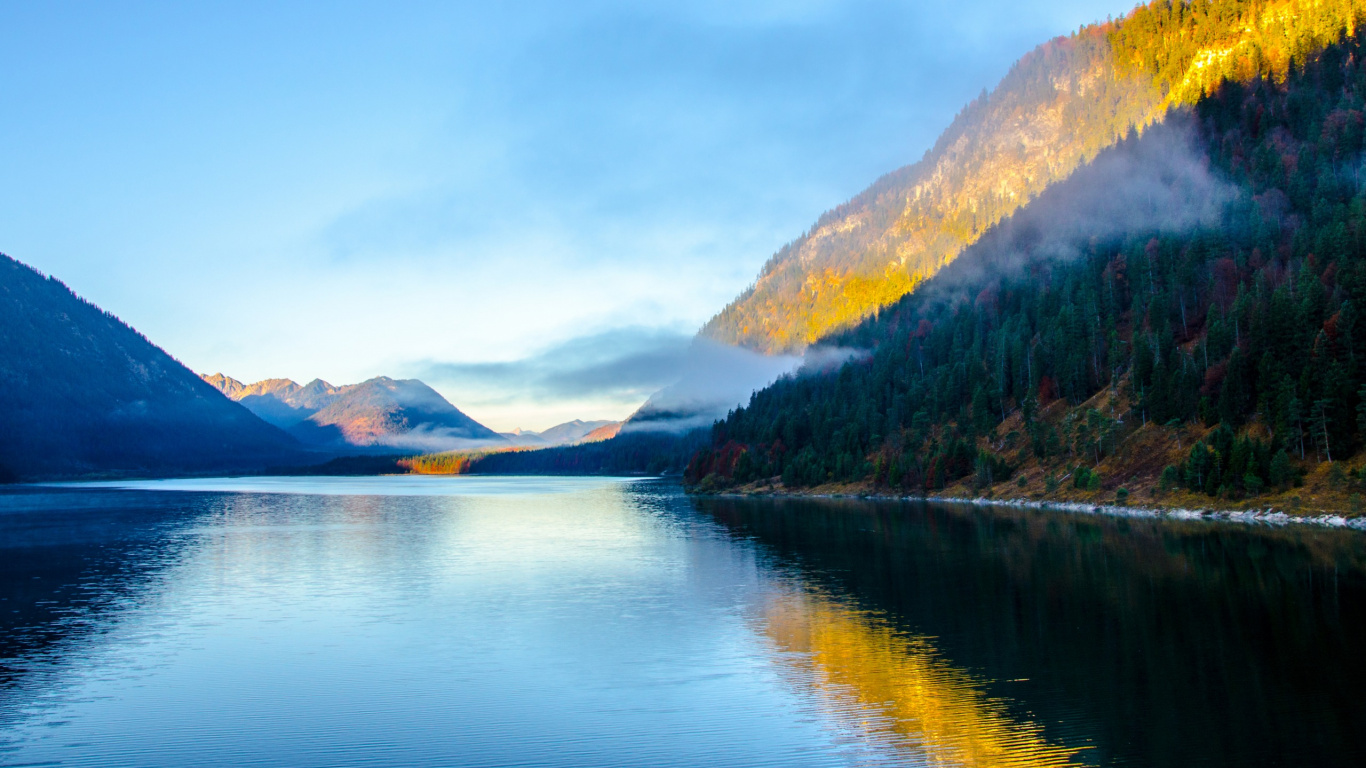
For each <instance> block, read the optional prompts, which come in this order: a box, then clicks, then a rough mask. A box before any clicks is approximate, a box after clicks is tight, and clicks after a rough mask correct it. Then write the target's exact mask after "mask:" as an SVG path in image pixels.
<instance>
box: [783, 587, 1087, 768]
mask: <svg viewBox="0 0 1366 768" xmlns="http://www.w3.org/2000/svg"><path fill="white" fill-rule="evenodd" d="M761 623H762V629H763V632H764V634H765V635H767V636H768V637H769V638H770V639H771V640H772V641H773V642H774V644H775V645H776V646H777V648H778V649H779V650H780V651H781V652H782V654H781V656H780V658H781V659H783V663H784V664H785V665H787V667H788V669H787V670H786V673H787V674H786V675H785V677H787V678H788V680H789V682H790V683H791V684H794V685H796V686H797V687H799V688H805V689H807V690H808V692H809V694H810V695H812V696H813V697H815V698H816V699H818V700H819V701H821V702H822V703H823V704H824V705H825V706H827V707H828V708H829V709H830V710H832V712H831V714H832V715H833V716H834V719H836V720H837V721H842V722H845V723H852V724H853V725H854V726H855V728H856V729H857V731H858V732H859V736H860V737H861V738H863V739H867V740H869V741H872V742H875V743H889V744H892V745H895V746H898V747H900V748H902V749H904V750H907V751H909V752H910V753H911V754H913V755H915V756H916V757H918V758H919V759H918V760H917V761H916V762H918V763H923V764H926V765H935V766H1054V765H1072V764H1074V758H1076V757H1077V756H1078V755H1079V754H1080V753H1081V751H1082V750H1081V749H1077V748H1070V747H1064V746H1059V745H1055V744H1051V743H1049V742H1048V741H1047V740H1046V739H1045V738H1044V736H1043V731H1042V728H1041V727H1040V726H1039V725H1037V724H1036V723H1034V722H1031V721H1029V720H1021V719H1017V718H1015V717H1012V715H1011V713H1010V712H1009V711H1008V709H1007V705H1006V702H1004V701H1003V700H1001V699H999V698H994V697H992V696H990V695H989V694H988V693H987V692H986V690H985V686H984V684H983V681H981V680H979V679H976V678H975V677H973V676H972V675H971V674H969V673H968V672H966V671H964V670H963V669H960V668H958V667H955V666H954V665H953V664H952V663H950V662H949V661H948V660H947V659H945V658H944V657H943V656H942V655H941V654H940V653H939V652H938V651H937V650H936V649H935V647H934V645H933V644H932V643H931V641H930V640H929V639H928V638H925V637H914V636H908V635H906V634H904V633H901V632H898V631H897V630H896V629H894V628H893V627H891V626H890V625H889V624H888V623H887V622H886V621H885V620H883V619H882V618H881V617H879V616H877V615H875V614H873V613H870V612H868V611H864V610H860V609H857V608H854V607H851V606H849V605H846V604H844V603H842V602H841V601H839V600H837V599H835V598H834V597H832V596H830V595H827V594H823V593H821V592H819V591H813V590H803V589H797V588H790V589H785V590H780V591H778V592H776V593H775V594H774V596H773V598H772V599H771V600H770V601H768V602H767V604H766V605H765V606H764V607H763V612H762V619H761Z"/></svg>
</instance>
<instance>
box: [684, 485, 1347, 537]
mask: <svg viewBox="0 0 1366 768" xmlns="http://www.w3.org/2000/svg"><path fill="white" fill-rule="evenodd" d="M688 493H689V494H690V495H692V494H694V493H695V492H694V491H692V490H688ZM697 495H708V496H716V497H719V498H736V499H864V500H867V501H928V502H940V503H944V504H967V505H972V506H979V507H1023V508H1026V509H1033V510H1037V511H1040V512H1072V513H1078V514H1085V515H1108V516H1111V517H1137V518H1155V519H1168V520H1209V521H1222V522H1230V523H1241V524H1244V525H1274V526H1285V525H1313V526H1319V527H1324V528H1347V529H1351V530H1356V531H1362V532H1366V516H1358V517H1345V516H1343V515H1334V514H1322V515H1291V514H1288V513H1286V512H1283V511H1281V510H1278V509H1275V508H1272V507H1267V508H1266V509H1203V508H1202V509H1184V508H1166V507H1143V506H1127V505H1126V506H1120V505H1116V504H1087V503H1083V502H1076V501H1047V500H1043V501H1040V500H1037V499H999V498H991V499H988V498H986V497H982V496H978V497H966V496H919V495H913V494H904V495H903V494H885V493H794V492H784V493H777V492H773V491H767V492H761V493H716V494H697Z"/></svg>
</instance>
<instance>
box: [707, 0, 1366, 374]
mask: <svg viewBox="0 0 1366 768" xmlns="http://www.w3.org/2000/svg"><path fill="white" fill-rule="evenodd" d="M1364 9H1366V0H1271V1H1266V0H1255V1H1254V0H1195V2H1190V3H1183V2H1176V3H1170V2H1166V1H1165V0H1162V1H1159V2H1153V3H1151V4H1149V5H1147V6H1142V7H1139V8H1137V9H1135V10H1134V11H1133V12H1132V13H1130V14H1129V15H1128V16H1126V17H1125V18H1123V19H1120V20H1118V21H1115V22H1110V23H1106V24H1099V25H1093V26H1089V27H1086V28H1083V29H1082V30H1080V31H1078V32H1077V33H1076V34H1074V35H1071V36H1070V37H1060V38H1057V39H1055V40H1052V41H1050V42H1048V43H1045V44H1044V45H1042V46H1040V47H1039V48H1037V49H1035V50H1034V51H1033V52H1031V53H1029V54H1028V55H1026V56H1025V57H1023V58H1022V59H1021V60H1020V61H1019V62H1018V63H1017V64H1016V65H1015V66H1014V67H1013V68H1012V69H1011V71H1010V72H1009V73H1008V74H1007V75H1006V77H1005V78H1004V79H1003V80H1002V81H1001V82H1000V84H998V85H997V86H996V88H995V89H994V90H992V91H991V93H989V94H986V93H984V94H983V95H982V97H980V98H978V99H976V100H975V101H973V102H972V103H971V104H969V105H968V106H967V107H966V108H965V109H964V110H963V111H962V112H961V113H960V114H959V115H958V117H957V118H956V119H955V120H954V121H953V123H952V124H951V125H950V126H949V128H948V129H947V130H946V131H945V132H944V134H943V135H942V136H941V137H940V138H939V140H938V141H937V142H936V144H935V145H934V147H933V148H932V149H930V150H929V152H927V153H926V154H925V157H924V158H923V159H922V160H921V161H920V162H918V163H915V164H914V165H910V166H907V167H905V168H902V169H900V170H897V171H894V172H892V173H890V174H888V175H886V176H884V177H883V178H881V179H879V180H878V181H877V182H876V183H874V184H873V185H872V186H871V187H869V188H868V189H867V190H866V191H864V192H863V193H861V194H860V195H858V196H857V197H855V198H854V199H853V200H850V201H849V202H848V203H845V204H844V205H842V206H840V207H838V208H836V209H834V210H832V211H830V212H828V213H826V214H825V215H823V216H821V217H820V219H819V220H818V221H817V222H816V224H815V225H814V226H813V227H812V228H811V229H810V230H809V231H808V232H807V233H805V234H804V235H802V236H801V237H799V238H797V239H796V240H794V241H793V242H791V243H790V244H788V245H787V246H785V247H783V248H782V249H781V250H780V251H779V252H778V253H777V254H775V255H774V256H773V257H772V258H771V259H770V260H769V261H768V263H767V264H765V265H764V267H763V269H762V271H761V272H760V274H759V276H758V278H757V279H756V281H755V283H754V285H753V286H752V287H751V288H750V289H748V290H747V291H745V293H743V294H742V295H741V296H740V297H738V298H737V299H736V300H735V301H733V302H732V303H731V304H730V305H729V306H727V307H726V308H725V309H723V310H722V311H721V312H720V313H719V314H717V315H716V316H715V317H714V318H712V320H711V321H710V322H708V323H707V325H706V326H705V327H704V328H703V330H702V333H703V334H704V335H706V336H709V337H711V338H713V339H716V340H719V341H723V342H727V343H735V344H741V345H744V346H747V347H750V348H753V349H757V350H761V351H765V352H791V351H800V350H801V349H803V348H804V347H806V346H807V345H808V344H810V343H811V342H813V341H815V340H816V339H818V338H820V337H822V336H824V335H827V334H828V333H831V332H833V331H835V330H837V329H839V328H842V327H847V326H849V325H851V324H853V323H856V322H858V321H859V320H861V319H863V318H864V317H867V316H869V315H871V314H872V313H873V312H874V311H875V310H877V309H878V308H879V307H882V306H885V305H887V304H890V303H891V302H893V301H895V300H896V299H898V298H900V297H901V296H903V295H905V294H906V293H908V292H910V291H911V290H913V289H914V288H915V287H916V286H917V285H919V284H920V283H921V282H922V281H924V280H925V279H927V278H929V277H930V276H932V275H934V274H935V273H937V272H938V271H939V270H940V269H942V268H943V267H944V266H945V265H946V264H948V263H949V262H951V261H952V260H953V259H954V258H956V257H957V256H958V254H959V253H960V252H962V250H963V248H965V247H966V246H967V245H970V244H971V243H973V242H975V241H976V240H977V239H978V238H979V237H981V236H982V234H983V233H984V232H985V231H987V229H989V228H990V227H991V226H992V225H994V224H995V223H997V222H998V221H1000V220H1001V219H1002V218H1003V217H1005V216H1007V215H1009V214H1010V213H1012V212H1013V211H1015V210H1016V209H1018V208H1019V207H1020V206H1022V205H1024V204H1026V203H1027V202H1029V201H1030V200H1032V199H1034V198H1035V197H1037V196H1038V195H1039V194H1040V193H1041V192H1042V191H1043V190H1044V189H1046V188H1047V187H1048V186H1049V185H1050V184H1053V183H1055V182H1057V181H1060V180H1062V179H1064V178H1066V177H1067V176H1069V175H1070V174H1071V173H1072V172H1073V171H1074V170H1076V169H1077V168H1078V167H1079V166H1081V165H1082V164H1084V163H1085V162H1087V161H1089V160H1090V159H1092V158H1094V157H1095V156H1096V154H1097V153H1098V152H1099V151H1100V150H1101V149H1103V148H1105V147H1107V146H1110V145H1112V144H1113V143H1114V142H1116V141H1117V140H1119V139H1120V138H1122V137H1124V136H1125V135H1127V134H1128V133H1129V131H1130V130H1131V129H1134V128H1142V127H1144V126H1146V125H1148V124H1150V123H1152V122H1153V121H1155V120H1160V119H1161V118H1162V116H1163V115H1164V114H1165V113H1166V110H1167V108H1168V106H1169V105H1173V104H1177V105H1180V104H1190V103H1193V102H1194V101H1195V100H1196V99H1198V98H1200V97H1201V96H1203V95H1204V94H1205V93H1207V92H1209V91H1210V90H1211V89H1212V88H1214V87H1216V86H1217V85H1218V84H1219V83H1220V82H1221V81H1222V80H1223V79H1224V78H1228V77H1232V78H1237V79H1240V80H1243V81H1246V80H1249V79H1251V78H1253V77H1255V76H1258V75H1265V76H1267V77H1270V78H1272V79H1277V80H1282V79H1283V78H1284V76H1285V74H1286V72H1287V71H1288V70H1289V68H1290V61H1291V59H1292V57H1294V58H1302V57H1304V56H1305V55H1308V54H1310V53H1312V52H1314V51H1317V50H1320V49H1322V47H1323V46H1325V45H1327V44H1329V43H1332V42H1335V41H1337V40H1339V39H1340V37H1341V35H1342V34H1343V33H1344V32H1345V33H1351V32H1353V31H1354V30H1355V28H1356V26H1357V24H1358V21H1359V20H1360V19H1361V18H1362V17H1363V13H1364Z"/></svg>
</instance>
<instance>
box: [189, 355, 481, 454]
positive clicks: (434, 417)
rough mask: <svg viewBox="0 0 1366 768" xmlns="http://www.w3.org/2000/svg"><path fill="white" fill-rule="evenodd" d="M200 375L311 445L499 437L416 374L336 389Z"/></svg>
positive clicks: (400, 444) (400, 445)
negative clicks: (408, 377)
mask: <svg viewBox="0 0 1366 768" xmlns="http://www.w3.org/2000/svg"><path fill="white" fill-rule="evenodd" d="M204 381H206V382H208V383H210V384H212V385H213V386H215V387H217V388H218V390H219V391H220V392H222V393H223V394H225V395H227V396H228V397H230V398H232V399H234V400H236V401H238V402H239V403H241V404H242V405H244V406H246V408H247V409H248V410H250V411H251V412H252V413H255V414H256V415H257V416H259V417H261V418H262V419H264V420H266V421H268V422H270V423H271V424H274V425H276V426H278V427H280V428H282V429H284V430H286V431H288V432H289V433H290V434H292V435H294V436H295V437H297V438H298V439H299V440H301V441H303V442H305V443H307V444H311V445H318V446H348V445H349V446H361V447H387V448H396V449H403V450H450V449H453V448H463V447H472V446H474V445H476V444H486V443H493V444H496V445H506V444H507V443H506V441H505V439H504V438H503V437H502V436H501V435H499V434H498V433H496V432H494V431H493V430H491V429H489V428H488V427H485V426H484V425H482V424H480V423H479V422H477V421H475V420H474V419H471V418H470V417H469V416H466V415H465V414H464V413H462V412H461V411H460V409H458V408H456V407H455V406H454V405H451V404H450V403H449V402H448V401H447V400H446V399H445V398H444V397H442V396H441V395H440V394H439V393H438V392H437V391H436V390H434V389H432V388H431V387H429V386H427V385H426V384H424V383H422V382H421V381H418V380H417V379H401V380H400V379H391V378H388V377H386V376H379V377H376V378H373V379H370V380H368V381H363V382H361V383H359V384H350V385H347V386H342V387H336V386H333V385H331V384H328V383H327V382H325V381H323V380H321V379H314V380H313V381H311V382H309V383H308V384H303V385H300V384H297V383H295V382H293V381H291V380H289V379H265V380H263V381H258V382H256V383H255V384H243V383H242V382H240V381H237V380H236V379H233V378H231V377H228V376H224V375H223V374H221V373H216V374H212V375H208V376H204Z"/></svg>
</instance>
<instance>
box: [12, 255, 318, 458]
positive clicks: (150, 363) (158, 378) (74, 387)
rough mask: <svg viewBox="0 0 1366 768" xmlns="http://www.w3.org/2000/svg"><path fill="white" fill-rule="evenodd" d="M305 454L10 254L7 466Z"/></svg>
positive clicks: (120, 325)
mask: <svg viewBox="0 0 1366 768" xmlns="http://www.w3.org/2000/svg"><path fill="white" fill-rule="evenodd" d="M304 458H306V457H305V456H304V454H303V452H302V451H301V450H300V446H299V444H298V443H297V442H296V441H295V440H293V439H292V438H290V437H289V436H287V435H286V434H284V433H283V432H281V431H280V430H278V429H276V428H275V427H272V426H270V425H269V424H266V423H265V422H263V421H261V420H260V419H259V418H257V417H256V416H253V415H252V414H251V413H250V412H249V411H247V409H245V408H243V407H242V406H240V405H238V404H236V403H234V402H232V401H230V400H228V399H227V398H225V397H224V396H223V395H222V394H220V393H219V392H218V391H217V390H216V389H214V388H213V387H212V386H210V385H208V384H206V383H205V382H203V381H201V380H200V378H199V377H198V376H196V375H195V374H194V373H193V372H191V371H190V370H189V369H187V368H186V367H185V366H183V365H181V364H180V363H178V362H176V361H175V360H174V359H173V358H172V357H171V356H170V355H167V354H166V353H165V352H163V351H162V350H161V349H160V348H158V347H156V346H155V345H153V344H152V343H151V342H149V341H148V340H147V339H146V338H144V337H143V336H142V335H141V334H139V333H138V332H137V331H135V330H133V329H132V328H130V327H128V326H127V325H125V324H124V323H122V322H120V321H119V319H118V318H116V317H114V316H113V315H111V314H109V313H108V312H104V311H102V310H101V309H99V308H98V307H96V306H94V305H92V304H90V303H89V302H86V301H83V300H81V299H80V298H78V297H77V296H75V295H74V294H73V293H72V292H71V291H70V290H69V289H68V288H67V287H66V286H65V285H63V284H62V283H61V282H59V281H58V280H57V279H56V278H48V277H44V276H43V275H41V274H39V273H38V272H36V271H35V270H33V269H31V268H30V267H28V266H26V265H24V264H21V263H19V262H17V261H15V260H13V259H11V258H9V257H8V256H0V471H3V472H4V473H5V474H8V475H11V476H13V475H17V476H20V477H25V478H37V477H55V476H63V475H78V474H83V473H91V472H135V473H164V472H187V471H190V472H194V471H212V470H227V469H249V468H263V467H265V466H267V465H270V464H282V463H287V462H292V461H299V460H301V459H304Z"/></svg>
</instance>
